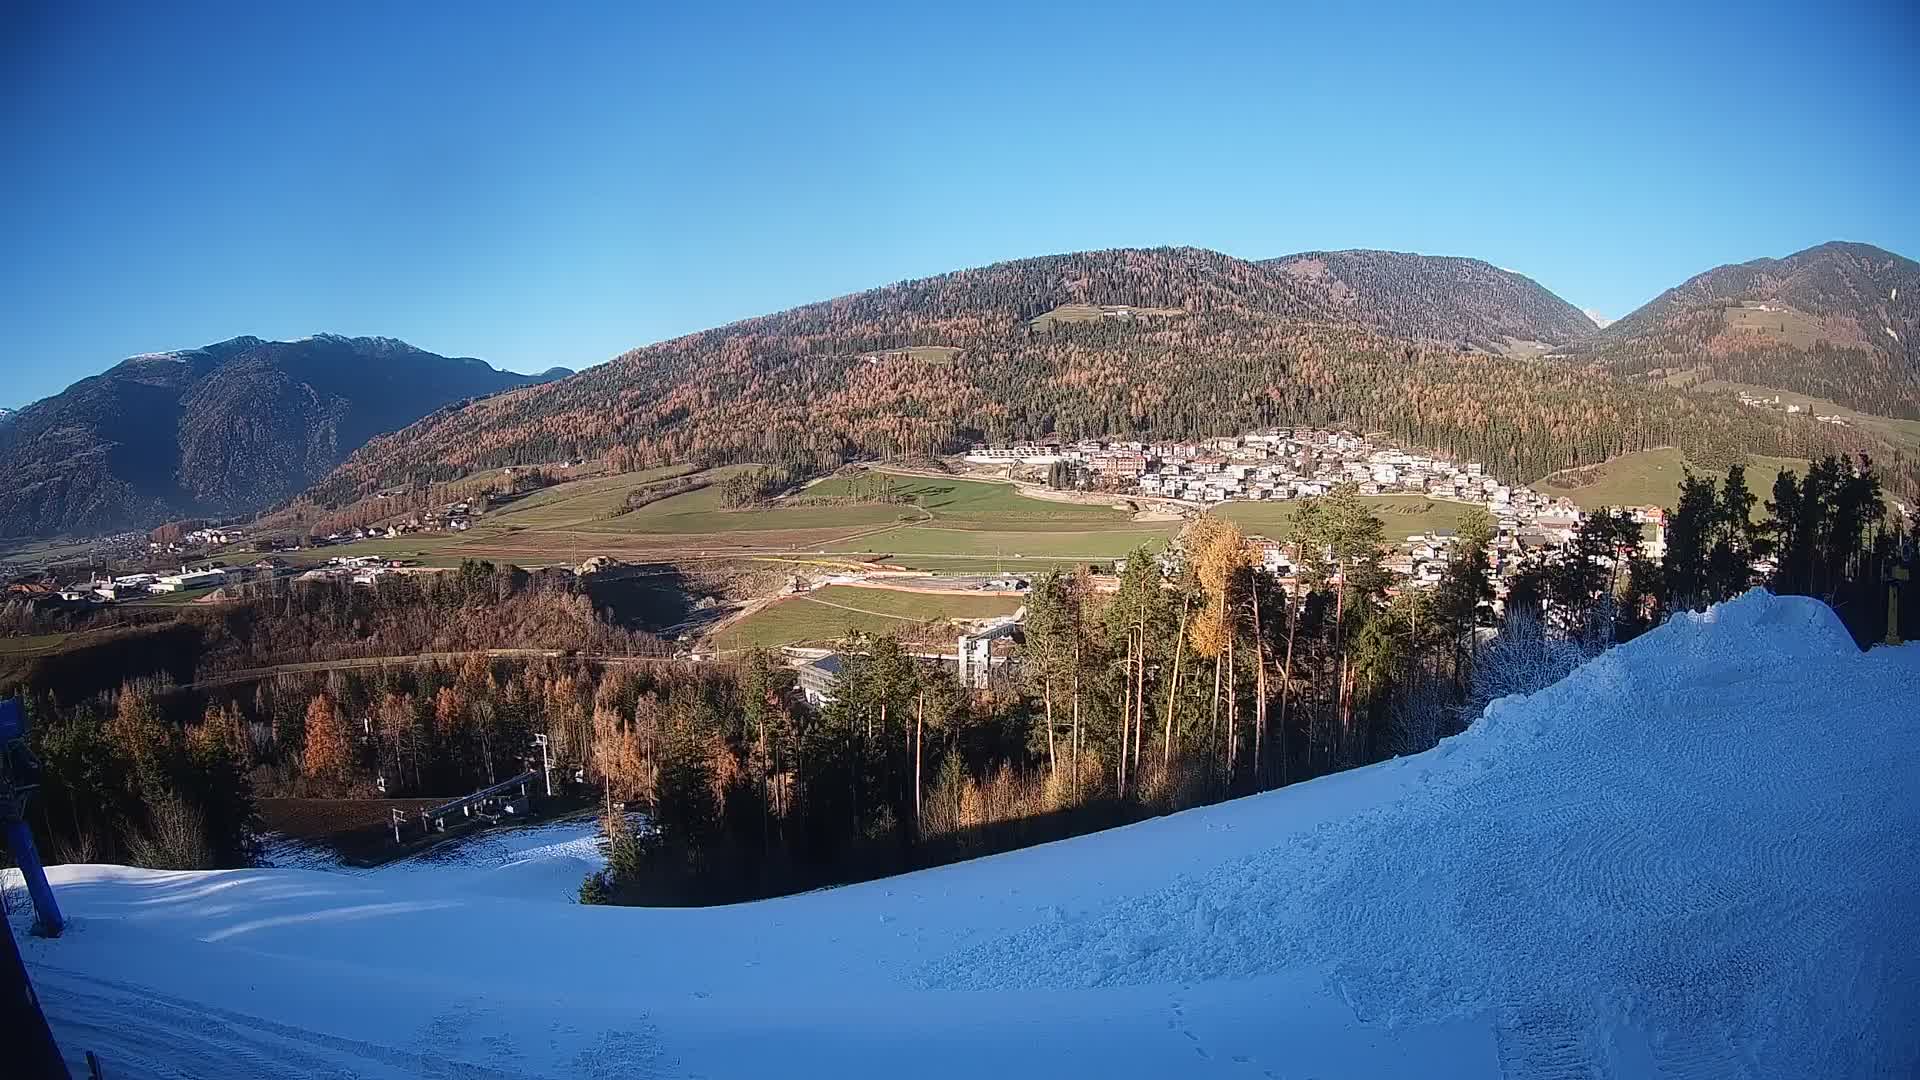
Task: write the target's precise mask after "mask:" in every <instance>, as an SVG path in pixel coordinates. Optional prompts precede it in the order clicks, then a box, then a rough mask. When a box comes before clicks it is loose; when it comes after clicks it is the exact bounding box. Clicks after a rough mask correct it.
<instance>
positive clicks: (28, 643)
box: [0, 634, 73, 656]
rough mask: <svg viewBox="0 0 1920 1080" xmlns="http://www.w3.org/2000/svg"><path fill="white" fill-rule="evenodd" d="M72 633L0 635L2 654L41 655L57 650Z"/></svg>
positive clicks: (0, 651) (0, 652)
mask: <svg viewBox="0 0 1920 1080" xmlns="http://www.w3.org/2000/svg"><path fill="white" fill-rule="evenodd" d="M72 636H73V635H72V634H28V635H16V636H11V637H0V656H39V655H41V654H43V653H50V652H56V651H58V650H59V648H60V646H61V645H63V644H65V643H66V640H67V639H68V638H70V637H72Z"/></svg>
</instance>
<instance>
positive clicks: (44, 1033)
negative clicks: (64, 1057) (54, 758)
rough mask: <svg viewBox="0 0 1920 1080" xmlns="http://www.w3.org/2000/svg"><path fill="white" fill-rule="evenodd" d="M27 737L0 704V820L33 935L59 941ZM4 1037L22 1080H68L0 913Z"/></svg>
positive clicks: (8, 705) (23, 723)
mask: <svg viewBox="0 0 1920 1080" xmlns="http://www.w3.org/2000/svg"><path fill="white" fill-rule="evenodd" d="M26 736H27V717H26V712H25V710H23V709H22V708H21V707H20V702H19V700H18V699H16V698H9V699H7V700H5V701H0V821H3V822H4V823H5V826H6V837H7V846H8V847H9V848H11V849H12V850H13V860H14V863H15V864H16V865H18V866H19V867H20V876H21V877H23V878H25V879H26V883H27V893H28V895H30V896H31V897H32V898H33V907H34V911H35V912H37V913H38V915H39V918H38V919H37V920H36V921H35V923H34V926H33V930H34V932H35V933H37V934H43V935H45V936H47V937H59V936H60V931H61V930H62V929H63V928H64V927H65V925H66V924H65V922H64V921H63V920H62V919H61V917H60V909H59V908H58V907H57V906H55V904H54V902H53V889H52V888H50V887H49V886H48V885H47V873H46V870H45V869H44V868H43V867H42V866H41V865H40V856H39V853H38V852H36V851H35V850H34V848H33V832H32V830H31V829H30V828H28V826H27V820H26V809H27V797H28V796H29V795H30V794H32V792H33V790H34V789H35V788H37V787H39V786H40V783H39V781H40V763H39V762H38V761H36V760H34V758H33V755H32V754H30V753H28V752H27V738H26ZM0 1032H5V1033H6V1042H7V1046H8V1052H7V1060H9V1061H15V1062H17V1063H18V1064H17V1066H15V1067H17V1068H18V1069H20V1070H22V1071H21V1072H20V1075H21V1076H43V1077H55V1076H58V1077H63V1078H64V1077H66V1076H68V1075H70V1074H69V1073H68V1072H67V1067H66V1065H65V1064H64V1063H63V1062H62V1061H61V1060H60V1048H59V1046H58V1045H57V1044H55V1042H54V1041H53V1033H52V1032H51V1031H50V1030H48V1028H47V1018H46V1016H45V1014H44V1013H42V1012H41V1011H40V999H39V998H38V997H37V996H35V994H34V992H33V982H32V980H31V979H29V978H28V977H27V967H26V963H25V961H24V960H23V959H22V958H21V956H20V948H19V945H18V943H16V942H15V941H14V940H13V924H12V923H10V922H8V921H7V919H6V914H5V912H0ZM9 1075H12V1073H9Z"/></svg>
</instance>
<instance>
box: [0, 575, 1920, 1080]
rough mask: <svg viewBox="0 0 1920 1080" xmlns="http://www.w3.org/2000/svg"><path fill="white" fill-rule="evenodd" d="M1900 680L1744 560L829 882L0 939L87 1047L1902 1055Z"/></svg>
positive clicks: (914, 1066)
mask: <svg viewBox="0 0 1920 1080" xmlns="http://www.w3.org/2000/svg"><path fill="white" fill-rule="evenodd" d="M1916 699H1920V646H1907V647H1903V648H1898V649H1885V648H1879V649H1875V650H1873V651H1872V652H1870V653H1865V654H1863V653H1861V652H1859V651H1858V650H1857V649H1855V648H1854V646H1853V644H1852V643H1851V641H1849V640H1848V639H1847V637H1846V635H1845V632H1844V630H1843V629H1842V628H1841V627H1840V625H1839V624H1838V622H1837V621H1836V620H1835V619H1834V618H1833V616H1832V614H1831V612H1829V611H1827V610H1826V609H1825V608H1824V607H1823V606H1821V605H1819V604H1816V603H1813V602H1811V601H1804V600H1794V599H1779V598H1773V597H1769V596H1766V595H1765V594H1758V593H1756V594H1752V595H1748V596H1745V597H1742V598H1740V599H1738V600H1735V601H1733V602H1731V603H1728V604H1724V605H1721V606H1719V607H1716V608H1714V609H1713V610H1711V611H1709V612H1707V613H1705V614H1702V615H1695V616H1684V617H1681V618H1678V619H1675V620H1674V621H1673V622H1671V623H1670V624H1668V625H1667V626H1665V627H1663V628H1661V629H1659V630H1656V631H1654V632H1652V633H1650V634H1648V635H1646V636H1644V637H1642V638H1641V639H1639V640H1637V641H1635V642H1633V643H1631V644H1629V645H1626V646H1623V647H1621V648H1618V649H1615V650H1612V651H1611V652H1609V653H1607V654H1605V655H1603V656H1601V657H1599V658H1598V659H1596V660H1594V661H1592V662H1590V663H1588V664H1587V665H1585V666H1583V667H1582V668H1580V669H1578V670H1577V671H1576V672H1574V673H1573V674H1572V675H1571V676H1569V677H1568V678H1567V679H1565V680H1563V681H1562V682H1560V683H1558V684H1556V685H1554V686H1552V687H1549V688H1547V689H1545V690H1542V691H1540V692H1539V693H1536V694H1533V695H1529V696H1526V697H1514V698H1506V699H1502V700H1501V701H1498V702H1495V703H1494V705H1493V706H1492V707H1490V708H1489V709H1488V710H1487V712H1486V715H1485V716H1484V717H1482V718H1481V719H1480V720H1479V721H1478V722H1477V723H1475V724H1474V725H1473V727H1472V728H1470V729H1469V730H1468V731H1467V732H1466V733H1464V734H1462V735H1460V736H1458V737H1456V738H1453V739H1450V740H1448V741H1447V742H1445V743H1444V744H1442V745H1441V746H1440V747H1439V748H1438V749H1436V750H1434V751H1431V752H1428V753H1426V754H1421V755H1417V756H1414V757H1410V758H1405V759H1401V760H1399V761H1395V762H1390V763H1387V764H1384V765H1379V766H1373V767H1369V768H1365V769H1357V770H1354V771H1352V772H1349V773H1345V774H1341V775H1338V776H1332V777H1326V778H1323V779H1320V780H1315V781H1312V782H1310V783H1306V784H1300V785H1296V786H1294V787H1291V788H1287V789H1285V790H1283V791H1279V792H1274V793H1270V794H1268V795H1263V796H1259V797H1256V798H1249V799H1241V800H1237V801H1235V802H1232V803H1227V804H1223V805H1220V806H1214V807H1208V808H1205V809H1201V810H1195V811H1190V812H1187V813H1183V814H1176V815H1172V816H1169V817H1165V818H1159V819H1155V820H1152V821H1147V822H1143V823H1140V824H1138V825H1134V826H1130V827H1128V828H1124V829H1115V830H1110V831H1107V832H1104V833H1099V834H1095V835H1091V836H1086V837H1081V838H1079V839H1076V840H1071V841H1066V842H1062V843H1058V844H1050V845H1046V846H1043V847H1039V848H1033V849H1029V850H1026V851H1020V852H1013V853H1010V854H1007V855H1002V856H997V857H994V858H988V859H980V860H976V861H973V862H969V863H963V864H959V865H955V866H950V867H944V868H941V869H938V870H932V871H926V872H923V873H919V874H912V875H907V876H904V877H899V878H893V879H888V880H884V881H877V882H871V883H868V884H865V885H859V886H852V887H848V888H842V889H834V890H827V891H822V892H817V893H809V894H806V895H803V896H796V897H790V898H786V899H782V900H775V901H767V902H764V903H758V904H745V905H739V906H735V907H727V908H715V909H704V910H639V909H605V908H588V907H580V906H577V905H571V904H564V903H558V902H556V900H555V898H554V896H553V893H552V890H550V889H548V888H546V887H545V885H544V884H541V885H538V886H536V885H533V884H529V885H528V887H527V888H524V889H523V888H520V887H519V886H518V885H517V884H516V883H515V882H514V881H513V880H512V879H513V876H514V875H515V874H516V873H520V872H521V871H520V870H519V869H516V868H518V867H521V866H523V865H526V866H540V865H543V864H544V865H546V866H547V867H548V868H549V869H550V868H551V867H552V866H555V865H560V864H562V863H563V862H564V861H565V860H566V859H569V858H573V857H575V856H576V855H577V856H578V857H580V858H583V859H586V858H589V856H587V855H586V854H585V852H584V850H581V851H578V852H575V851H574V849H573V848H571V847H569V845H570V844H572V843H573V842H574V841H573V840H570V839H567V838H565V837H563V836H560V835H558V834H555V835H552V836H549V837H547V838H546V839H545V840H544V841H543V840H541V838H540V837H538V836H535V835H532V833H533V832H535V831H533V830H530V831H529V834H528V835H526V836H523V837H521V838H519V839H515V840H511V841H508V847H503V848H500V849H497V850H490V851H489V850H473V851H469V852H467V853H466V854H465V855H464V856H461V857H459V858H457V859H455V858H453V857H452V854H451V851H452V849H450V851H449V861H448V863H447V865H446V866H445V867H444V868H443V870H442V872H434V870H433V868H432V867H431V866H430V865H428V864H424V863H419V864H413V865H411V866H409V867H407V868H406V869H404V870H400V869H398V868H395V869H393V870H390V871H383V872H376V873H372V874H365V875H358V876H355V875H347V874H339V873H326V872H316V871H309V870H295V869H262V870H247V871H226V872H214V873H203V874H179V873H157V872H152V871H141V870H129V869H125V868H118V867H59V868H55V870H54V871H53V878H54V882H55V886H56V889H57V890H58V891H59V893H60V896H61V902H62V904H63V905H64V906H65V907H66V910H67V912H68V914H69V916H70V917H71V919H72V924H73V929H72V930H71V931H70V932H69V933H68V934H67V935H66V936H65V937H63V938H61V939H59V940H57V941H41V940H38V939H23V941H22V946H23V951H24V952H25V954H26V956H27V961H28V964H29V967H30V969H31V971H32V973H33V976H34V979H35V981H36V983H37V985H38V987H39V990H40V994H41V999H42V1001H43V1002H44V1004H45V1006H46V1008H47V1011H48V1014H49V1017H50V1020H51V1022H52V1025H53V1029H54V1032H55V1034H56V1036H57V1037H59V1038H60V1039H61V1040H62V1042H63V1046H64V1047H65V1048H66V1050H67V1052H68V1054H69V1057H70V1058H72V1059H73V1060H75V1061H78V1059H79V1055H80V1054H81V1052H83V1051H84V1050H87V1049H93V1050H97V1051H100V1052H101V1053H102V1055H103V1058H104V1060H105V1061H106V1064H107V1071H108V1074H109V1075H112V1076H115V1077H138V1076H196V1077H211V1078H216V1080H217V1078H223V1077H239V1076H247V1077H259V1076H268V1077H272V1076H310V1075H320V1074H325V1075H354V1076H368V1077H371V1076H382V1077H384V1076H419V1075H433V1076H488V1077H521V1076H543V1077H546V1076H551V1077H561V1076H604V1077H617V1076H687V1075H701V1076H707V1077H716V1078H717V1077H762V1076H769V1075H783V1076H829V1075H831V1076H849V1075H861V1076H867V1075H872V1076H899V1075H913V1076H917V1077H956V1078H960V1077H964V1078H967V1080H973V1078H974V1077H977V1076H978V1075H980V1074H981V1073H986V1074H989V1075H1005V1076H1027V1075H1047V1076H1062V1077H1066V1076H1082V1075H1099V1076H1103V1077H1132V1076H1140V1077H1166V1076H1215V1075H1217V1076H1222V1077H1260V1076H1266V1077H1306V1076H1313V1077H1319V1078H1323V1080H1325V1078H1332V1077H1356V1078H1358V1077H1367V1078H1371V1077H1384V1076H1421V1077H1437V1076H1456V1077H1490V1076H1501V1077H1508V1078H1514V1080H1522V1078H1543V1080H1544V1078H1555V1080H1562V1078H1573V1077H1642V1076H1645V1077H1674V1078H1682V1080H1694V1078H1706V1077H1719V1076H1729V1077H1749V1076H1750V1077H1783V1078H1784V1077H1794V1078H1799V1077H1809V1076H1819V1077H1852V1076H1911V1075H1920V935H1916V934H1914V932H1913V926H1914V925H1915V924H1916V922H1917V921H1920V899H1916V892H1915V883H1916V882H1917V881H1920V801H1917V800H1916V799H1915V797H1914V796H1915V794H1916V793H1915V790H1914V789H1915V783H1916V778H1920V710H1916V708H1915V705H1914V702H1915V701H1916ZM508 848H513V850H509V849H508ZM549 856H551V857H549ZM568 872H569V873H570V872H571V868H569V869H568ZM527 873H528V874H529V876H530V877H535V878H538V877H540V873H539V872H537V871H527ZM555 877H556V879H557V877H558V875H557V874H556V875H555ZM16 880H17V879H16ZM496 885H497V886H498V887H496ZM18 925H20V922H19V919H18V916H16V926H18Z"/></svg>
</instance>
